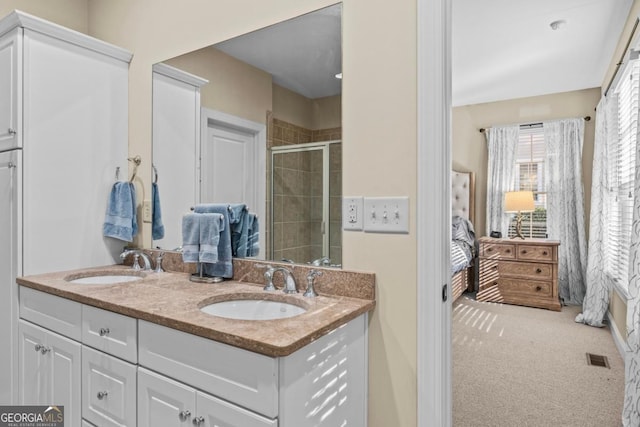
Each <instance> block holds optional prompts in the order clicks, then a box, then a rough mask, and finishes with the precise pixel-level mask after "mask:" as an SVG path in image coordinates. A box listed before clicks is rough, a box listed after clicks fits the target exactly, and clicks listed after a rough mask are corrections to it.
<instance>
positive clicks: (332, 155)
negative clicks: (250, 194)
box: [269, 141, 342, 266]
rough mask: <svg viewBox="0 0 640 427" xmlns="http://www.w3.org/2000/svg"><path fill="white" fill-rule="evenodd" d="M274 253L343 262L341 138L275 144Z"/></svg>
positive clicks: (297, 258) (305, 259)
mask: <svg viewBox="0 0 640 427" xmlns="http://www.w3.org/2000/svg"><path fill="white" fill-rule="evenodd" d="M271 165H272V167H271V191H270V193H271V194H270V196H271V197H270V201H271V212H270V214H271V221H270V223H271V224H270V225H271V230H270V233H269V234H270V235H271V239H270V240H271V248H270V249H271V256H270V257H269V258H271V259H273V260H290V261H293V262H297V263H307V262H312V261H314V260H320V259H323V258H325V259H327V260H330V261H327V262H325V264H331V265H335V266H337V265H339V264H341V260H342V146H341V141H326V142H314V143H308V144H297V145H285V146H278V147H272V148H271Z"/></svg>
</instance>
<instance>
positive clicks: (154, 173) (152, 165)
mask: <svg viewBox="0 0 640 427" xmlns="http://www.w3.org/2000/svg"><path fill="white" fill-rule="evenodd" d="M151 167H152V168H153V183H154V184H157V183H158V168H156V165H154V164H153V163H151Z"/></svg>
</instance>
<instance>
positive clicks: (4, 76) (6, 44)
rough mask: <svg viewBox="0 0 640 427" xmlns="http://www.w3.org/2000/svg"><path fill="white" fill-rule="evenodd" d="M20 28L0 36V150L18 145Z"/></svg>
mask: <svg viewBox="0 0 640 427" xmlns="http://www.w3.org/2000/svg"><path fill="white" fill-rule="evenodd" d="M21 35H22V29H21V28H16V29H14V30H13V31H10V32H9V33H7V34H5V35H4V36H1V37H0V151H5V150H9V149H11V148H15V147H18V146H19V143H18V125H19V122H18V87H19V84H20V83H19V81H18V79H19V78H20V68H19V66H20V63H19V61H18V58H19V57H20V52H21V46H22V37H21Z"/></svg>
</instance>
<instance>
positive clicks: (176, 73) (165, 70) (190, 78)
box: [153, 62, 209, 89]
mask: <svg viewBox="0 0 640 427" xmlns="http://www.w3.org/2000/svg"><path fill="white" fill-rule="evenodd" d="M153 72H154V73H158V74H162V75H163V76H166V77H169V78H172V79H175V80H178V81H181V82H184V83H187V84H190V85H191V86H195V87H197V88H198V89H199V88H201V87H202V86H204V85H206V84H207V83H209V80H207V79H204V78H202V77H198V76H196V75H194V74H191V73H187V72H186V71H182V70H180V69H178V68H175V67H172V66H171V65H167V64H164V63H162V62H160V63H158V64H153Z"/></svg>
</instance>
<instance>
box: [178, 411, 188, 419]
mask: <svg viewBox="0 0 640 427" xmlns="http://www.w3.org/2000/svg"><path fill="white" fill-rule="evenodd" d="M190 416H191V411H189V410H188V409H186V410H184V411H180V413H179V414H178V418H180V421H187V418H189V417H190Z"/></svg>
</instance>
